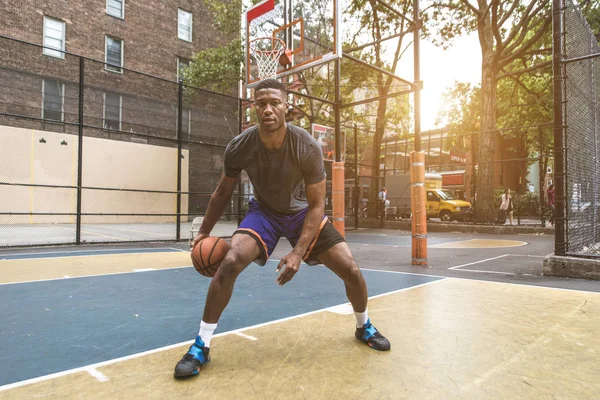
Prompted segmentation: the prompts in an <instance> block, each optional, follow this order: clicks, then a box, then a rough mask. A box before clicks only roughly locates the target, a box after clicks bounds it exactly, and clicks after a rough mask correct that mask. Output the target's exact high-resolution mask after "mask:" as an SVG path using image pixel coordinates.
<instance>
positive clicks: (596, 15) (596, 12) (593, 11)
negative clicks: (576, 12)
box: [578, 0, 600, 42]
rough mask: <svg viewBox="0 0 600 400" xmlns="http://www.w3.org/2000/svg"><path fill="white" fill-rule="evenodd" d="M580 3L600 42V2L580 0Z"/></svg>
mask: <svg viewBox="0 0 600 400" xmlns="http://www.w3.org/2000/svg"><path fill="white" fill-rule="evenodd" d="M578 2H579V6H580V8H581V11H582V13H583V16H584V17H585V19H586V20H587V22H588V24H589V25H590V28H592V32H594V35H595V36H596V40H597V41H599V42H600V2H598V1H596V0H579V1H578Z"/></svg>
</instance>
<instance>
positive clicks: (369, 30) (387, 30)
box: [344, 0, 413, 200]
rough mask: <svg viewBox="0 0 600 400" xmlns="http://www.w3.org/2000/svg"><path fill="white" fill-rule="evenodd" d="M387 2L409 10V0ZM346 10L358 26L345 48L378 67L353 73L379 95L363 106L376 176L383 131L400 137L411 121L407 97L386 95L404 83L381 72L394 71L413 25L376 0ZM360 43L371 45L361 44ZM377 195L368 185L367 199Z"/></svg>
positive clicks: (372, 94) (362, 0)
mask: <svg viewBox="0 0 600 400" xmlns="http://www.w3.org/2000/svg"><path fill="white" fill-rule="evenodd" d="M388 4H389V5H390V6H391V7H393V8H394V9H396V10H397V11H398V12H399V13H400V14H402V15H411V13H412V2H411V1H405V0H394V1H390V2H389V3H388ZM346 13H347V14H348V19H349V21H346V23H347V24H349V25H350V26H357V27H358V28H357V29H356V30H355V31H352V32H351V35H352V36H350V37H348V38H346V41H345V43H344V48H345V49H354V48H358V50H357V51H356V52H352V56H354V57H356V58H358V59H360V60H362V61H365V62H367V63H369V64H370V65H372V66H374V67H376V68H378V69H379V71H377V70H372V69H371V70H364V72H363V73H362V74H358V75H356V76H354V81H355V82H354V83H355V84H361V85H362V87H363V91H367V94H368V96H369V97H380V98H382V99H381V100H378V101H376V102H374V103H372V104H371V105H370V106H367V107H365V112H364V113H363V114H364V120H365V122H367V121H373V120H374V125H375V126H374V129H373V139H372V157H371V159H372V174H373V175H375V176H379V175H380V166H379V165H380V160H381V144H382V139H383V136H384V134H385V133H386V131H388V132H389V131H390V130H393V131H394V134H395V135H396V136H401V134H402V132H401V130H402V129H403V128H404V129H408V128H409V127H410V123H408V122H407V120H408V115H409V106H408V99H407V96H401V97H390V98H386V96H388V95H390V94H393V93H397V92H400V91H402V90H403V89H404V90H406V89H408V88H407V85H406V84H405V83H403V82H401V81H399V80H398V79H396V78H394V77H393V76H391V75H389V74H386V73H385V72H383V71H389V72H392V73H394V72H395V71H396V69H397V67H398V63H399V61H400V59H401V57H402V55H403V53H404V51H405V50H406V49H407V47H408V46H409V44H407V43H406V41H405V36H406V35H408V34H410V33H412V30H413V25H411V24H410V23H409V22H408V21H407V20H406V19H405V18H401V17H399V15H398V14H397V13H394V12H391V11H390V10H389V9H388V8H387V7H386V6H385V5H383V4H382V3H381V2H378V1H376V0H353V1H352V2H351V3H350V5H349V7H348V9H347V10H346ZM365 42H367V43H365ZM360 43H363V44H368V43H371V45H369V46H366V47H363V46H360ZM369 130H370V129H369ZM376 196H377V185H376V184H371V191H370V194H369V197H370V200H375V198H376Z"/></svg>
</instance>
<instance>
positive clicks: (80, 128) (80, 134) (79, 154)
mask: <svg viewBox="0 0 600 400" xmlns="http://www.w3.org/2000/svg"><path fill="white" fill-rule="evenodd" d="M84 63H85V61H84V58H83V57H79V110H78V113H79V115H78V122H79V126H78V131H77V133H78V135H77V136H78V143H77V216H76V226H75V244H81V196H82V193H81V186H82V181H83V171H82V169H83V88H84V76H85V70H84V67H85V64H84Z"/></svg>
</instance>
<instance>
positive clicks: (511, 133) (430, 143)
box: [346, 123, 554, 227]
mask: <svg viewBox="0 0 600 400" xmlns="http://www.w3.org/2000/svg"><path fill="white" fill-rule="evenodd" d="M363 134H364V132H363ZM479 134H481V132H468V133H456V132H451V131H450V130H448V129H439V130H434V131H427V132H423V133H422V134H421V151H423V152H424V153H425V165H426V168H427V173H426V175H425V185H426V188H427V193H428V198H427V206H426V210H427V211H426V212H427V214H428V220H429V223H440V222H441V223H448V222H461V223H470V224H472V223H475V220H476V218H475V217H476V215H475V203H476V202H477V191H478V188H477V179H476V177H477V171H478V168H479V165H480V163H479V162H478V161H477V160H476V159H475V157H474V154H477V140H478V135H479ZM551 134H552V124H551V123H545V124H537V125H531V126H522V127H513V128H506V129H499V133H498V137H497V144H498V145H497V149H498V152H497V154H496V155H495V158H496V161H493V162H494V171H495V173H494V186H495V188H496V190H495V194H494V196H495V199H496V203H497V204H496V206H497V209H498V218H497V219H496V221H495V223H496V224H501V225H504V224H506V225H510V224H511V223H512V224H513V225H520V226H523V225H525V226H527V225H529V226H540V227H543V226H548V227H550V226H551V225H553V223H554V219H553V212H552V208H551V207H550V206H549V205H548V204H547V202H548V189H549V188H550V187H551V186H552V185H553V183H554V182H553V180H554V174H553V160H552V157H551V156H550V149H551V148H552V139H551ZM357 136H360V133H358V135H357ZM348 140H349V146H348V149H347V152H349V154H348V158H349V159H351V160H355V161H353V162H355V164H353V162H351V163H347V164H346V171H354V170H358V171H359V172H358V174H357V175H358V177H357V178H356V177H354V176H353V175H352V174H353V172H352V173H351V174H348V173H347V175H346V177H347V178H348V179H347V181H346V191H347V196H346V197H347V204H346V210H347V217H349V218H350V219H351V220H352V219H356V218H355V217H354V216H355V214H356V213H357V217H358V219H359V220H360V219H361V218H380V219H386V220H406V219H410V218H411V209H410V207H411V205H410V184H409V173H410V168H409V160H410V154H411V152H413V151H414V149H415V143H414V136H412V135H404V136H396V137H386V138H384V140H383V143H382V146H381V153H380V165H379V175H376V173H374V172H373V171H375V168H374V165H373V162H372V158H373V155H372V154H371V153H372V148H371V147H361V146H357V147H356V148H353V144H354V140H355V139H353V138H352V136H349V138H348ZM358 141H359V142H360V137H359V138H358ZM354 153H356V154H354ZM357 179H358V181H357ZM355 182H358V184H357V185H355ZM373 187H375V189H374V191H375V195H374V194H373V193H372V191H373ZM382 189H384V191H383V193H382ZM505 189H510V190H511V202H512V205H511V208H512V220H511V218H510V216H511V214H507V213H504V212H501V211H500V203H501V196H502V194H503V193H504V190H505ZM384 198H385V199H384ZM386 200H387V201H386ZM348 202H349V203H348ZM355 203H357V204H358V207H355V206H354V204H355Z"/></svg>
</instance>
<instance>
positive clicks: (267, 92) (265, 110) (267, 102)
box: [254, 89, 287, 132]
mask: <svg viewBox="0 0 600 400" xmlns="http://www.w3.org/2000/svg"><path fill="white" fill-rule="evenodd" d="M254 106H255V107H256V114H257V116H258V124H259V126H260V129H261V130H262V131H265V132H270V131H275V130H277V129H279V128H281V126H282V125H283V124H284V123H285V112H286V109H287V104H286V101H285V96H284V94H283V93H281V91H280V90H278V89H261V90H259V91H258V92H256V94H255V100H254Z"/></svg>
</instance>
